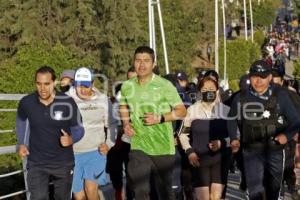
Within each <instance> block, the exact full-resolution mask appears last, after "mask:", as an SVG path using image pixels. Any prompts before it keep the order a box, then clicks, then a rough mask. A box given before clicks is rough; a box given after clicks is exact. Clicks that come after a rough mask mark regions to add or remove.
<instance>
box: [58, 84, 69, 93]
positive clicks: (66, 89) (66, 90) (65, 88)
mask: <svg viewBox="0 0 300 200" xmlns="http://www.w3.org/2000/svg"><path fill="white" fill-rule="evenodd" d="M70 87H71V86H70V85H65V86H60V87H59V88H60V91H61V92H68V91H69V89H70Z"/></svg>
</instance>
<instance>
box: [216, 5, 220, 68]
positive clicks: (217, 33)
mask: <svg viewBox="0 0 300 200" xmlns="http://www.w3.org/2000/svg"><path fill="white" fill-rule="evenodd" d="M215 71H216V72H217V73H219V11H218V0H215Z"/></svg>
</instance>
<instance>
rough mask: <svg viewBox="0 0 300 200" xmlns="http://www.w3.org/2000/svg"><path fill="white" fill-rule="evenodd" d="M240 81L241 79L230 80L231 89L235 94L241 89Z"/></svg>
mask: <svg viewBox="0 0 300 200" xmlns="http://www.w3.org/2000/svg"><path fill="white" fill-rule="evenodd" d="M239 81H240V80H239V79H236V80H230V81H229V88H230V89H232V90H233V91H234V92H236V91H238V90H239V89H240V87H239Z"/></svg>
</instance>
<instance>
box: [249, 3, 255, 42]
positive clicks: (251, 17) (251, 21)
mask: <svg viewBox="0 0 300 200" xmlns="http://www.w3.org/2000/svg"><path fill="white" fill-rule="evenodd" d="M249 7H250V24H251V42H252V43H253V41H254V37H253V34H254V32H253V11H252V0H249Z"/></svg>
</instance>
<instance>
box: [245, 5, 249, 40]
mask: <svg viewBox="0 0 300 200" xmlns="http://www.w3.org/2000/svg"><path fill="white" fill-rule="evenodd" d="M244 24H245V25H244V26H245V39H246V40H248V31H247V30H248V27H247V5H246V0H244Z"/></svg>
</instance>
